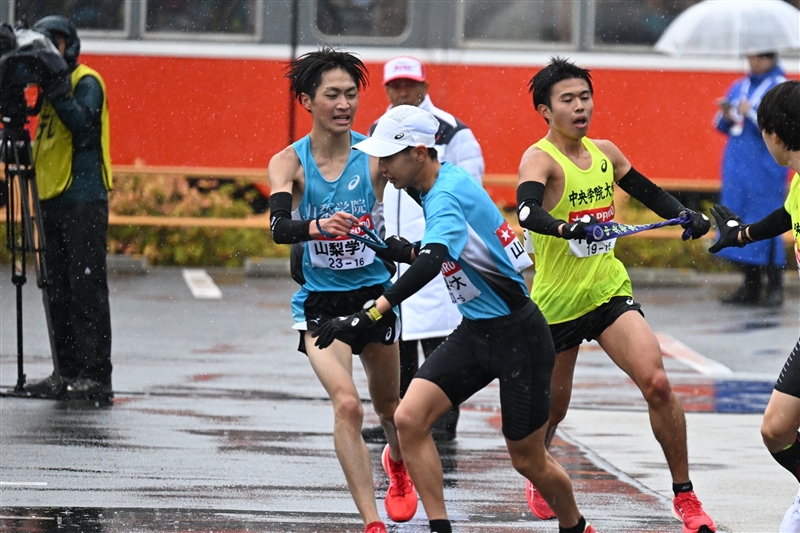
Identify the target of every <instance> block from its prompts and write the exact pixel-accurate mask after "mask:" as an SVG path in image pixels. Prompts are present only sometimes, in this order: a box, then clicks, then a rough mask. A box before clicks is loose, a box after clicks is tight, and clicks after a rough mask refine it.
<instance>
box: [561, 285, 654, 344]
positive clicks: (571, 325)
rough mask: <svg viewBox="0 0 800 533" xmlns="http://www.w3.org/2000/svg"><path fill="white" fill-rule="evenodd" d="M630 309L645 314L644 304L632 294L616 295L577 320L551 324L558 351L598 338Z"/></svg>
mask: <svg viewBox="0 0 800 533" xmlns="http://www.w3.org/2000/svg"><path fill="white" fill-rule="evenodd" d="M628 311H638V312H639V314H640V315H642V316H644V313H643V312H642V306H641V305H639V304H638V303H636V302H635V301H634V300H633V297H632V296H614V297H613V298H611V299H610V300H609V301H607V302H606V303H604V304H603V305H601V306H600V307H598V308H597V309H595V310H594V311H589V312H588V313H586V314H585V315H583V316H580V317H578V318H576V319H575V320H570V321H569V322H562V323H560V324H551V325H550V333H551V334H552V335H553V344H555V346H556V353H561V352H565V351H567V350H569V349H570V348H574V347H575V346H580V344H581V343H582V342H583V341H584V340H587V341H592V340H594V339H596V338H597V337H599V336H600V334H601V333H603V332H604V331H605V330H606V329H607V328H608V326H610V325H611V324H613V323H614V322H615V321H616V320H617V319H618V318H619V317H621V316H622V314H623V313H627V312H628Z"/></svg>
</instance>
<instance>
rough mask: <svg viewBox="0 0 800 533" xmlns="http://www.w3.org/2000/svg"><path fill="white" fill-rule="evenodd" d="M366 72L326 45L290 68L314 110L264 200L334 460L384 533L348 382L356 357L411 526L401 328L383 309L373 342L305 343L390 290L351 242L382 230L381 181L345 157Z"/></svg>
mask: <svg viewBox="0 0 800 533" xmlns="http://www.w3.org/2000/svg"><path fill="white" fill-rule="evenodd" d="M366 75H367V72H366V68H365V67H364V64H363V63H362V62H361V61H360V60H359V59H357V58H356V57H354V56H353V55H351V54H348V53H346V52H340V51H335V50H332V49H329V48H326V49H323V50H320V51H318V52H311V53H309V54H305V55H304V56H301V57H299V58H298V59H295V60H294V61H292V62H291V63H290V64H289V67H288V68H287V74H286V76H287V78H289V79H290V80H291V90H292V92H293V93H294V95H295V97H296V98H297V100H298V101H299V102H300V104H301V105H302V106H303V107H304V108H305V109H306V110H307V111H308V112H309V113H311V118H312V123H313V125H312V128H311V132H310V133H309V134H308V135H307V136H305V137H304V138H302V139H301V140H299V141H297V142H295V143H293V144H291V145H289V146H288V147H286V148H285V149H284V150H282V151H281V152H279V153H277V154H276V155H275V156H274V157H273V158H272V160H271V161H270V163H269V180H270V187H271V191H272V194H271V195H270V199H269V203H270V208H271V226H272V236H273V238H274V240H275V242H277V243H282V244H293V245H294V246H296V248H295V251H298V252H300V253H299V254H298V255H299V256H300V257H299V259H298V264H296V265H294V266H293V268H294V269H295V270H296V271H295V272H293V277H294V278H295V280H297V281H299V282H300V283H301V284H302V286H301V287H300V290H299V291H297V293H296V294H295V295H294V297H293V298H292V314H293V316H294V320H295V325H294V328H295V329H298V330H300V346H299V350H300V351H301V352H303V353H305V354H306V355H307V356H308V360H309V361H310V363H311V367H312V368H313V369H314V372H315V373H316V375H317V377H318V379H319V380H320V383H322V386H323V387H325V390H326V391H327V393H328V395H329V396H330V398H331V400H332V401H333V412H334V429H333V442H334V447H335V448H336V455H337V456H338V458H339V462H340V464H341V465H342V470H344V474H345V478H346V479H347V484H348V487H349V489H350V493H351V494H352V496H353V500H354V501H355V504H356V507H357V508H358V511H359V513H360V514H361V517H362V519H363V521H364V524H365V525H366V530H365V533H386V526H385V524H384V523H383V522H382V521H381V519H380V515H379V514H378V509H377V505H376V503H375V490H374V487H373V481H372V468H371V462H370V457H369V450H368V449H367V446H366V444H365V443H364V439H363V438H362V436H361V424H362V420H363V416H364V412H363V409H362V407H361V399H360V398H359V395H358V390H357V388H356V385H355V382H354V381H353V361H352V357H353V354H359V355H360V356H361V362H362V364H363V365H364V369H365V371H366V374H367V385H368V388H369V395H370V398H371V399H372V404H373V406H374V408H375V411H376V413H378V415H379V416H380V418H381V425H382V426H383V427H384V430H385V431H386V439H387V442H388V445H387V446H386V448H384V453H383V465H384V468H385V469H386V471H387V474H388V475H389V479H390V484H389V490H388V492H387V494H386V499H385V501H384V504H385V507H386V511H387V514H388V515H389V518H391V519H392V520H394V521H396V522H404V521H407V520H410V519H411V518H412V517H413V516H414V514H415V513H416V510H417V494H416V491H415V490H414V486H413V484H412V483H411V480H410V479H409V477H408V473H407V471H406V469H405V466H404V464H403V460H402V455H401V454H400V446H399V445H398V442H397V433H396V429H395V426H394V413H395V409H397V406H398V403H399V402H400V398H399V394H400V357H399V352H398V348H397V339H398V337H399V333H400V323H399V321H398V320H397V318H396V317H395V315H394V313H393V312H392V311H391V310H388V311H387V312H386V319H385V320H384V321H383V322H382V324H381V327H380V328H376V329H375V330H374V331H372V334H371V335H369V336H365V337H363V338H360V339H357V340H356V339H345V340H348V341H349V342H347V343H345V342H335V343H333V344H331V345H330V346H327V347H325V348H320V347H317V346H315V345H314V343H313V342H309V341H310V340H311V338H310V335H311V333H312V332H313V331H315V330H316V329H317V327H319V325H320V324H321V323H322V322H324V321H326V320H328V319H330V318H332V317H335V316H339V315H342V314H349V313H353V312H354V311H357V310H358V309H361V304H363V303H364V302H365V301H366V300H369V299H371V298H377V297H378V296H380V294H381V293H383V291H384V290H385V289H386V288H387V287H389V286H390V285H391V283H390V277H391V275H390V273H389V271H388V270H387V267H386V265H385V264H384V263H383V261H381V260H380V259H378V258H376V256H375V252H374V251H373V250H372V249H370V248H368V247H367V246H365V245H364V244H363V243H361V242H359V241H357V240H355V239H353V238H351V237H350V235H351V234H361V233H363V230H362V228H364V227H366V228H368V229H370V230H376V231H377V232H378V233H380V231H381V230H382V227H383V205H382V203H381V201H382V196H383V190H384V188H385V186H386V178H385V177H383V176H382V175H381V174H380V173H379V172H377V164H371V163H370V160H369V157H368V156H367V155H366V154H363V153H361V152H355V151H353V150H351V146H352V145H353V144H355V143H356V142H358V141H361V140H363V139H364V138H365V137H364V136H363V135H361V134H358V133H356V132H353V131H351V127H352V125H353V120H354V119H355V114H356V110H357V108H358V96H359V89H360V88H363V87H364V86H365V85H366V81H367V80H366Z"/></svg>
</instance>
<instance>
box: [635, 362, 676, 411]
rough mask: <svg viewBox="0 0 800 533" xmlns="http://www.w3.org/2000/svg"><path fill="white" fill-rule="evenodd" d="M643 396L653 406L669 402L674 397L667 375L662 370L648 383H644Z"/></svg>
mask: <svg viewBox="0 0 800 533" xmlns="http://www.w3.org/2000/svg"><path fill="white" fill-rule="evenodd" d="M641 391H642V395H643V396H644V399H645V400H646V401H647V403H648V404H649V405H651V406H657V405H661V404H665V403H667V402H669V400H670V398H671V396H672V386H671V385H670V383H669V378H667V373H666V372H665V371H664V370H663V369H662V370H659V371H658V372H656V373H654V374H653V375H652V376H651V377H650V378H649V379H648V380H647V381H645V382H643V383H642V386H641Z"/></svg>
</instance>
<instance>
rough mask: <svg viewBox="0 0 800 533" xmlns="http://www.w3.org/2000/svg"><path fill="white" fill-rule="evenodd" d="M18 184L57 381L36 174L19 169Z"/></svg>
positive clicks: (25, 232) (44, 246) (53, 335)
mask: <svg viewBox="0 0 800 533" xmlns="http://www.w3.org/2000/svg"><path fill="white" fill-rule="evenodd" d="M20 185H21V188H22V189H23V192H22V194H21V195H20V196H21V198H20V200H21V204H22V222H23V234H24V237H25V248H26V251H27V252H28V253H30V254H31V256H32V257H33V266H34V270H35V272H36V284H37V285H38V287H39V288H40V289H41V290H42V303H43V304H44V316H45V321H46V323H47V334H48V338H49V340H50V354H51V356H52V359H53V375H54V376H55V377H56V378H57V379H58V381H61V372H60V371H59V366H58V353H57V351H56V342H55V334H54V332H53V322H52V319H51V317H50V299H49V298H48V294H47V291H48V279H47V268H46V261H45V256H44V252H45V249H46V243H45V235H44V228H43V224H42V223H43V221H42V207H41V203H40V202H39V191H38V189H37V187H36V176H35V174H34V173H33V172H31V171H24V172H21V173H20Z"/></svg>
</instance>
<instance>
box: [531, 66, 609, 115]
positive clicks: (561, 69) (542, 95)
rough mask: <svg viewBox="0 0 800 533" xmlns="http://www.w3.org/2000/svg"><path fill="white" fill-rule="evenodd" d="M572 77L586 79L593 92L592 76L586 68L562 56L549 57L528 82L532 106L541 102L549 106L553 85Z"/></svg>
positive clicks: (590, 90)
mask: <svg viewBox="0 0 800 533" xmlns="http://www.w3.org/2000/svg"><path fill="white" fill-rule="evenodd" d="M573 78H579V79H582V80H586V83H588V84H589V93H590V94H594V88H593V87H592V76H591V75H590V74H589V70H588V69H585V68H581V67H579V66H577V65H575V63H573V62H571V61H569V60H568V59H565V58H562V57H552V58H550V63H548V64H547V66H546V67H544V68H543V69H542V70H540V71H539V72H537V73H536V75H535V76H534V77H533V78H531V81H529V82H528V92H530V93H533V107H535V108H538V107H539V105H541V104H544V105H546V106H547V107H551V105H550V104H551V103H552V101H551V97H552V95H551V93H552V90H553V85H555V84H556V83H558V82H560V81H564V80H569V79H573Z"/></svg>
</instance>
